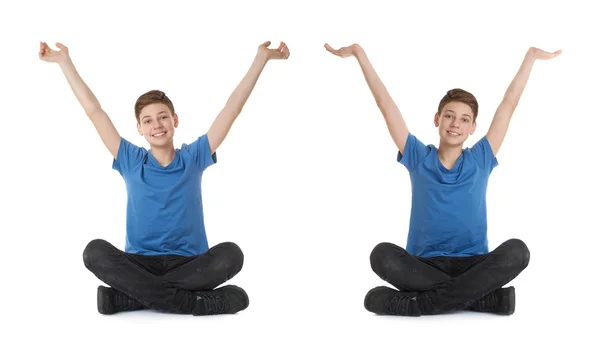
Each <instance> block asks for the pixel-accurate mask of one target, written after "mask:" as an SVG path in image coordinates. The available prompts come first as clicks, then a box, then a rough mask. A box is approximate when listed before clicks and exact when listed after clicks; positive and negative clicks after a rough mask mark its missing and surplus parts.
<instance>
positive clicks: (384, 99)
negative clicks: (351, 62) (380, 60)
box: [354, 45, 395, 115]
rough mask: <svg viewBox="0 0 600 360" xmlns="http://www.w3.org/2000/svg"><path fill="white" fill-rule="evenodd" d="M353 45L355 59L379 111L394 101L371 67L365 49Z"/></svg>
mask: <svg viewBox="0 0 600 360" xmlns="http://www.w3.org/2000/svg"><path fill="white" fill-rule="evenodd" d="M354 46H355V50H354V51H355V56H356V59H357V60H358V64H359V65H360V68H361V70H362V72H363V75H364V77H365V80H366V81H367V85H368V86H369V89H370V90H371V93H372V94H373V97H374V98H375V102H376V103H377V106H378V107H379V109H380V110H381V111H385V110H386V109H387V107H388V106H389V105H390V104H393V103H394V101H393V99H392V97H391V96H390V94H389V92H388V90H387V88H386V87H385V85H384V84H383V82H382V81H381V79H380V78H379V75H377V72H376V71H375V69H374V68H373V65H372V64H371V61H369V58H368V57H367V54H366V53H365V51H364V50H363V49H362V48H361V47H359V46H357V45H354ZM394 106H395V105H394ZM384 115H385V114H384Z"/></svg>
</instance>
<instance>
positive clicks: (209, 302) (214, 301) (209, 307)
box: [202, 295, 225, 315]
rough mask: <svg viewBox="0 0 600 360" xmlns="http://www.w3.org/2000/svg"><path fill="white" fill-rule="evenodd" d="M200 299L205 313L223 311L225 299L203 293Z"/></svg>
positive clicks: (212, 313)
mask: <svg viewBox="0 0 600 360" xmlns="http://www.w3.org/2000/svg"><path fill="white" fill-rule="evenodd" d="M202 300H204V307H205V308H206V314H207V315H214V314H221V313H223V312H224V311H225V299H224V298H221V297H220V296H218V295H204V296H202Z"/></svg>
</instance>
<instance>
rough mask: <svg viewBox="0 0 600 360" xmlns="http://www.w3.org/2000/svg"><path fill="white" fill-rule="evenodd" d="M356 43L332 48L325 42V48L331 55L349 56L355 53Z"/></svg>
mask: <svg viewBox="0 0 600 360" xmlns="http://www.w3.org/2000/svg"><path fill="white" fill-rule="evenodd" d="M356 47H357V45H356V44H353V45H350V46H346V47H341V48H339V49H337V50H336V49H334V48H332V47H331V46H330V45H329V44H325V49H326V50H327V51H329V52H330V53H332V54H333V55H337V56H339V57H342V58H346V57H349V56H354V55H355V54H356Z"/></svg>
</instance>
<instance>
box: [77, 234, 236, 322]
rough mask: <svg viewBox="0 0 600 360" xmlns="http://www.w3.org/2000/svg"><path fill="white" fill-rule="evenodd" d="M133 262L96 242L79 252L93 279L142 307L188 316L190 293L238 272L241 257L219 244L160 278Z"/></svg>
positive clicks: (229, 246)
mask: <svg viewBox="0 0 600 360" xmlns="http://www.w3.org/2000/svg"><path fill="white" fill-rule="evenodd" d="M138 256H139V255H138ZM135 259H136V256H135V255H132V254H128V253H125V252H123V251H121V250H119V249H117V248H116V247H114V246H113V245H112V244H110V243H109V242H107V241H105V240H100V239H96V240H92V241H91V242H90V243H89V244H88V245H87V247H86V248H85V250H84V252H83V262H84V264H85V266H86V267H87V268H88V269H89V270H90V271H91V272H92V273H93V274H94V275H96V277H98V278H99V279H100V280H102V281H104V282H105V283H106V284H108V285H110V286H111V287H112V288H114V289H116V290H117V291H119V292H121V293H123V294H125V295H127V296H129V297H131V298H132V299H134V300H136V301H138V302H139V303H141V304H142V305H144V306H145V307H148V308H151V309H155V310H160V311H164V312H170V313H178V314H192V313H193V311H194V308H195V306H196V298H195V295H194V292H195V291H200V290H210V289H213V288H215V287H216V286H218V285H220V284H222V283H224V282H225V281H227V280H229V279H231V278H232V277H233V276H235V275H236V274H237V273H238V272H239V271H240V270H241V269H242V266H243V261H244V256H243V253H242V251H241V250H240V248H239V247H238V246H237V245H236V244H234V243H230V242H227V243H222V244H219V245H216V246H214V247H212V248H211V249H209V250H208V251H207V252H205V253H203V254H200V255H197V256H194V257H190V258H189V259H186V262H185V263H184V264H182V265H181V266H178V267H175V268H174V269H172V270H171V271H168V272H167V273H166V274H164V275H157V274H154V273H152V272H150V271H149V270H148V269H146V268H145V267H143V266H141V264H140V263H139V262H137V261H136V260H135Z"/></svg>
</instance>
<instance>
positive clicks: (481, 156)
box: [471, 136, 498, 173]
mask: <svg viewBox="0 0 600 360" xmlns="http://www.w3.org/2000/svg"><path fill="white" fill-rule="evenodd" d="M471 154H472V155H473V158H474V159H475V162H476V163H477V165H478V166H479V167H480V168H482V169H485V170H486V171H487V172H488V173H491V172H492V170H493V169H494V168H495V167H496V166H498V160H497V159H496V157H495V156H494V152H493V151H492V146H491V145H490V142H489V141H488V139H487V137H485V136H484V137H482V138H481V139H480V140H479V141H478V142H477V143H475V145H473V147H472V148H471Z"/></svg>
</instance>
